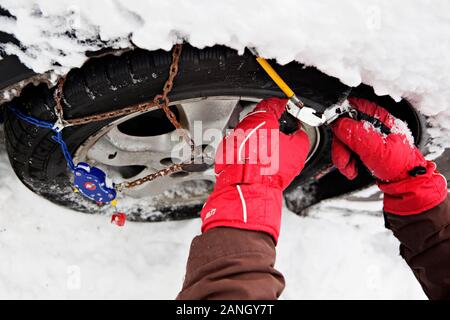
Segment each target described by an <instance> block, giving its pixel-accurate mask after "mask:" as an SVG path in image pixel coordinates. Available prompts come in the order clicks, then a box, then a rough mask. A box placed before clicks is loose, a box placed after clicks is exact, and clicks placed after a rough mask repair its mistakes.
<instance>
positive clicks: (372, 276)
mask: <svg viewBox="0 0 450 320" xmlns="http://www.w3.org/2000/svg"><path fill="white" fill-rule="evenodd" d="M361 194H362V192H360V193H359V196H360V197H361ZM368 194H371V192H370V191H369V192H368ZM353 205H355V204H353ZM351 206H352V203H351V202H349V201H346V200H343V199H340V200H335V201H326V202H323V203H322V204H320V205H319V206H316V207H315V208H313V209H312V210H310V213H309V214H310V216H309V217H307V218H303V217H299V216H296V215H294V214H292V213H291V212H289V211H288V210H287V209H283V222H282V230H281V237H280V240H279V245H278V259H277V267H278V269H279V270H280V271H281V272H283V273H284V275H285V277H286V282H287V286H286V290H285V292H284V293H283V295H282V299H353V298H354V299H424V298H425V296H424V294H423V293H422V290H421V288H420V286H419V284H418V283H417V282H416V280H415V279H414V276H413V275H412V272H411V271H410V270H409V269H408V267H407V265H406V264H405V262H403V260H402V259H401V257H400V256H399V255H398V243H397V241H396V240H395V239H394V237H393V236H392V235H391V233H390V231H388V230H386V229H384V227H383V218H382V217H381V214H380V211H379V209H380V207H381V203H380V201H378V202H377V201H373V202H371V203H369V204H368V203H366V202H364V207H365V208H367V211H360V209H359V210H355V211H351V210H349V209H352V207H351ZM356 207H359V208H360V207H361V205H360V204H357V206H356ZM199 232H200V220H199V219H194V220H187V221H179V222H160V223H131V222H127V223H126V225H125V227H123V228H118V227H116V226H114V225H112V224H110V223H109V219H108V218H107V217H105V216H100V215H87V214H82V213H78V212H74V211H71V210H68V209H65V208H62V207H59V206H56V205H54V204H52V203H49V202H48V201H46V200H44V199H42V198H40V197H39V196H37V195H35V194H34V193H32V192H31V191H29V190H28V189H27V188H26V187H25V186H24V185H23V184H22V183H21V182H20V181H19V180H18V179H17V178H16V176H15V174H14V173H13V172H12V169H11V166H10V164H9V162H8V160H7V156H6V154H5V151H4V150H3V145H1V144H0V252H1V253H2V263H1V264H0V299H15V298H17V299H37V298H39V299H82V298H83V299H94V298H95V299H173V298H174V297H175V296H176V294H177V293H178V291H179V290H180V288H181V284H182V281H183V276H184V268H185V264H186V259H187V256H188V252H189V245H190V241H191V240H192V238H193V237H194V236H195V235H197V234H199Z"/></svg>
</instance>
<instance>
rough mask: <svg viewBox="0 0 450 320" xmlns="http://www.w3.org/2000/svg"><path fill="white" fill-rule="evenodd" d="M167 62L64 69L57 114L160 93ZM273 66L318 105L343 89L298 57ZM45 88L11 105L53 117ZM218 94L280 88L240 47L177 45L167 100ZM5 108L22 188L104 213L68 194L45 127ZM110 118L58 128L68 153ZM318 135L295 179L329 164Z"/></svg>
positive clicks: (132, 60)
mask: <svg viewBox="0 0 450 320" xmlns="http://www.w3.org/2000/svg"><path fill="white" fill-rule="evenodd" d="M170 62H171V54H170V52H165V51H162V50H158V51H154V52H149V51H145V50H141V49H136V50H132V51H129V52H126V53H124V54H122V55H121V56H115V55H108V56H104V57H101V58H93V59H91V60H89V61H88V62H87V63H86V64H85V65H84V66H82V67H81V68H77V69H73V70H72V71H70V73H69V74H68V77H67V81H66V83H65V86H64V91H63V99H64V109H65V110H64V112H65V116H66V117H67V118H72V117H79V116H86V115H91V114H95V113H100V112H105V111H110V110H115V109H120V108H123V107H125V106H128V105H131V104H135V103H139V102H144V101H150V100H151V99H152V98H153V97H154V96H155V95H156V94H158V93H160V91H161V88H162V86H163V84H164V81H165V80H166V77H167V72H168V66H169V64H170ZM273 64H274V66H275V68H276V69H277V70H278V71H279V72H280V73H281V74H282V75H283V77H284V78H285V79H286V81H287V82H288V83H290V84H299V85H301V88H296V87H295V86H294V90H296V91H297V92H301V93H302V97H303V98H304V99H306V101H307V102H308V103H310V104H311V105H313V106H314V107H316V108H318V109H324V108H325V107H327V106H329V105H331V104H332V103H335V102H336V101H337V100H338V99H339V98H340V97H341V96H342V94H343V92H345V90H346V89H348V88H347V87H346V86H344V85H342V84H341V83H340V82H339V81H338V80H337V79H335V78H332V77H329V76H326V75H324V74H323V73H321V72H319V71H318V70H317V69H315V68H311V67H308V68H305V67H304V66H302V65H300V64H298V63H290V64H288V65H285V66H279V65H276V64H275V63H273ZM53 92H54V88H52V89H48V88H47V87H46V86H45V85H40V86H37V87H35V86H29V87H27V88H26V89H25V90H23V92H22V95H21V96H20V97H19V98H16V99H15V100H13V101H12V102H11V104H13V105H14V106H15V107H17V108H20V109H21V110H23V111H24V112H27V113H29V114H31V115H33V116H35V117H38V118H40V119H44V120H48V121H54V120H55V115H54V111H53V110H54V101H53ZM226 95H229V96H244V97H256V98H266V97H270V96H282V93H281V92H280V90H279V89H278V88H277V87H276V86H275V85H274V84H273V82H272V81H271V80H270V79H269V78H268V76H267V75H266V74H265V72H264V71H262V70H261V68H260V67H259V65H258V64H257V63H256V62H255V59H254V57H253V56H251V55H250V54H249V53H248V52H246V53H245V54H244V55H238V54H237V52H236V51H234V50H231V49H229V48H226V47H222V46H215V47H212V48H207V49H202V50H199V49H196V48H193V47H191V46H189V45H185V46H184V48H183V53H182V57H181V60H180V71H179V74H178V76H177V78H176V80H175V85H174V89H173V90H172V92H171V94H170V99H171V100H183V99H189V98H195V97H207V96H226ZM5 110H6V111H5V135H6V145H7V151H8V154H9V157H10V161H11V164H12V166H13V168H14V171H15V172H16V174H17V175H18V177H19V178H20V179H21V180H22V181H23V183H24V184H25V185H26V186H28V187H29V188H30V189H31V190H32V191H34V192H36V193H38V194H40V195H42V196H43V197H45V198H47V199H49V200H50V201H52V202H55V203H58V204H60V205H63V206H66V207H69V208H73V209H76V210H79V211H83V212H87V213H100V212H104V211H107V209H106V208H103V207H99V206H97V205H95V204H93V203H91V202H90V201H88V200H85V199H84V198H82V197H81V196H79V195H76V194H74V193H73V192H72V188H71V182H70V177H71V173H70V172H69V171H68V170H67V166H66V162H65V160H64V158H63V155H62V153H61V152H60V149H59V146H58V145H57V144H56V143H55V142H54V141H53V140H52V138H51V137H52V132H51V131H49V130H45V129H40V128H37V127H35V126H32V125H29V124H27V123H25V122H23V121H21V120H19V119H17V118H16V117H15V116H14V114H12V113H11V112H10V111H8V109H7V108H5ZM111 121H113V120H108V121H103V122H99V123H91V124H87V125H83V126H78V127H70V128H66V129H65V130H64V132H63V134H64V139H65V141H66V143H67V145H68V147H69V150H70V152H72V153H74V151H75V150H76V149H77V148H78V147H79V146H80V144H82V143H83V142H84V141H85V140H86V139H87V138H88V137H90V136H91V135H93V134H94V133H96V132H97V131H98V130H100V129H101V128H102V127H103V126H105V125H106V124H107V123H109V122H111ZM321 136H322V139H321V144H320V146H319V152H318V153H316V156H315V157H314V158H313V159H311V161H310V162H309V163H308V165H307V167H306V168H305V170H304V171H303V172H302V174H301V175H300V176H299V177H298V178H297V179H296V180H295V184H299V183H302V182H304V181H305V180H308V179H311V178H312V177H313V176H314V174H315V173H317V172H318V171H320V170H322V169H323V168H325V167H327V166H328V165H329V164H330V160H329V159H330V157H329V143H330V134H329V131H327V130H326V129H323V130H322V132H321ZM200 206H201V203H198V205H194V206H190V207H180V208H177V209H174V208H151V209H149V208H138V209H137V210H136V212H134V213H133V212H131V213H130V214H131V219H132V220H142V218H141V213H142V212H145V211H146V210H157V211H159V212H162V213H163V214H158V215H155V216H152V215H150V216H149V217H148V218H146V219H145V220H150V221H154V220H167V219H180V218H187V217H191V216H195V215H197V212H198V209H199V208H200ZM147 216H148V215H147Z"/></svg>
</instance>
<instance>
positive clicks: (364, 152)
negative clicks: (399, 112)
mask: <svg viewBox="0 0 450 320" xmlns="http://www.w3.org/2000/svg"><path fill="white" fill-rule="evenodd" d="M348 101H349V103H350V104H351V105H352V107H353V108H355V109H357V110H358V112H362V113H364V114H366V115H367V116H369V117H373V118H375V119H377V120H379V121H380V122H382V123H383V125H384V126H385V127H387V128H388V129H389V131H390V133H383V132H381V130H380V128H376V127H375V126H373V125H372V124H371V123H370V122H368V121H364V120H362V121H357V120H353V119H350V118H341V119H338V120H337V121H336V122H335V123H334V124H333V125H332V130H333V133H334V139H333V143H332V148H331V151H332V153H331V154H332V160H333V163H334V165H335V166H336V168H338V169H339V171H340V172H341V173H342V174H343V175H345V176H346V177H347V178H348V179H354V178H355V177H356V176H357V175H358V171H357V166H356V157H355V154H356V155H357V156H359V158H360V159H361V161H362V162H363V163H364V164H365V166H366V167H367V168H368V169H369V170H370V171H371V172H372V174H373V175H374V176H375V177H376V178H377V180H378V181H377V183H378V186H379V187H380V189H381V190H382V191H384V193H385V197H384V210H385V211H386V212H389V213H395V214H402V215H407V214H416V213H420V212H423V211H425V210H428V209H431V208H432V207H434V206H436V205H438V204H439V203H440V202H442V201H443V200H444V199H445V197H446V195H447V187H446V179H445V178H444V177H443V176H442V175H440V174H439V172H438V171H437V170H436V165H435V164H434V163H433V162H431V161H427V160H425V158H424V157H423V155H422V153H421V152H420V151H419V149H417V147H416V146H415V145H414V139H413V137H412V134H411V132H410V130H409V129H408V127H407V125H406V124H405V123H404V122H403V121H401V120H399V119H397V118H395V117H393V116H392V115H391V114H390V113H389V112H387V111H386V110H385V109H383V108H381V107H380V106H378V105H376V104H375V103H373V102H370V101H368V100H364V99H357V98H349V99H348Z"/></svg>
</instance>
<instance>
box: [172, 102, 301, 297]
mask: <svg viewBox="0 0 450 320" xmlns="http://www.w3.org/2000/svg"><path fill="white" fill-rule="evenodd" d="M286 102H287V100H286V99H267V100H263V101H262V102H260V103H259V104H258V105H257V106H256V108H255V110H254V111H253V112H251V113H250V114H249V115H247V116H246V117H245V118H244V119H243V120H242V121H241V122H240V123H239V124H238V126H237V127H236V129H235V130H234V132H233V133H232V134H230V135H228V136H227V137H226V138H224V139H223V140H222V142H221V144H220V145H219V147H218V150H217V154H216V159H215V172H216V176H217V178H216V184H215V187H214V191H213V192H212V194H211V195H210V197H209V198H208V201H207V202H206V203H205V205H204V207H203V209H202V211H201V214H200V216H201V219H202V232H203V234H202V235H201V236H198V237H196V238H195V239H194V240H193V241H192V244H191V249H190V254H189V260H188V263H187V268H186V277H185V281H184V285H183V289H182V291H181V292H180V294H179V295H178V299H252V300H253V299H276V298H278V297H279V295H280V294H281V292H282V290H283V288H284V279H283V276H282V275H281V274H280V273H279V272H278V271H276V270H275V269H274V264H275V246H276V243H277V241H278V235H279V231H280V222H281V207H282V199H283V196H282V193H283V190H284V189H285V188H286V187H287V186H288V185H289V184H290V182H291V181H292V180H293V179H294V177H295V176H297V175H298V174H299V173H300V171H301V170H302V169H303V166H304V163H305V160H306V157H307V155H308V151H309V141H308V137H307V135H306V133H305V132H303V131H302V130H297V131H296V132H294V133H292V134H289V135H287V134H284V133H282V132H280V131H279V126H280V124H279V122H278V119H279V118H280V116H281V113H283V112H284V109H285V106H286ZM256 146H257V147H256ZM267 160H269V161H267Z"/></svg>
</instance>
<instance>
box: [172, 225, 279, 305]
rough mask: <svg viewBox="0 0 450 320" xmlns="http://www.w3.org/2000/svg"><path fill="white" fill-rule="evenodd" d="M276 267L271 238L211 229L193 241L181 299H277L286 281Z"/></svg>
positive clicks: (257, 234) (262, 235)
mask: <svg viewBox="0 0 450 320" xmlns="http://www.w3.org/2000/svg"><path fill="white" fill-rule="evenodd" d="M274 264H275V243H274V241H273V239H272V238H271V237H270V236H269V235H268V234H266V233H264V232H255V231H247V230H241V229H235V228H215V229H211V230H209V231H207V232H205V233H204V234H202V235H200V236H198V237H196V238H194V240H193V241H192V244H191V250H190V254H189V260H188V263H187V267H186V278H185V280H184V284H183V289H182V291H181V292H180V294H179V295H178V297H177V299H181V300H197V299H202V300H203V299H220V300H227V299H237V298H239V299H252V300H269V299H270V300H273V299H277V298H278V297H279V296H280V294H281V292H282V291H283V289H284V278H283V276H282V275H281V273H279V272H278V271H277V270H275V268H274Z"/></svg>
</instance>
